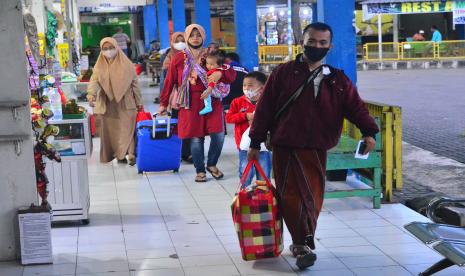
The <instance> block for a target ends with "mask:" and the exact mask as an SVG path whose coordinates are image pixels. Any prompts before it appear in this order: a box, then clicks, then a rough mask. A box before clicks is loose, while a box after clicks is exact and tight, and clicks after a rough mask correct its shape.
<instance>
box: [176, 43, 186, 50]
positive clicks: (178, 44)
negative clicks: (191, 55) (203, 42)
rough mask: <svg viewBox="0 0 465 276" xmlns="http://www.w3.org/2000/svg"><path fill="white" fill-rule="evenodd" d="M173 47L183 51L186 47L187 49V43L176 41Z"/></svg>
mask: <svg viewBox="0 0 465 276" xmlns="http://www.w3.org/2000/svg"><path fill="white" fill-rule="evenodd" d="M173 47H174V49H176V50H178V51H182V50H184V49H186V43H184V42H177V43H174V44H173Z"/></svg>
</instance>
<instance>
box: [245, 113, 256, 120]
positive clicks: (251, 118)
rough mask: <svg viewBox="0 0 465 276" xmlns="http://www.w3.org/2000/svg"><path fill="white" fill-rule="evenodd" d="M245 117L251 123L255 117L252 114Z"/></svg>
mask: <svg viewBox="0 0 465 276" xmlns="http://www.w3.org/2000/svg"><path fill="white" fill-rule="evenodd" d="M246 116H247V120H248V121H252V120H253V117H254V116H255V115H254V114H253V113H247V114H246Z"/></svg>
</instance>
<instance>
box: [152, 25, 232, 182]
mask: <svg viewBox="0 0 465 276" xmlns="http://www.w3.org/2000/svg"><path fill="white" fill-rule="evenodd" d="M184 37H185V40H186V42H187V48H186V49H185V50H184V51H183V52H181V53H178V54H176V55H175V56H174V57H173V58H172V60H171V64H170V66H169V69H168V74H167V76H166V80H165V84H164V87H163V91H162V93H161V96H160V107H159V113H160V114H163V113H165V112H166V108H167V106H168V103H169V99H170V96H171V93H172V91H173V87H174V86H175V85H176V86H177V87H178V88H179V89H180V90H179V97H180V98H179V101H178V102H179V103H180V104H181V108H180V110H179V121H178V135H179V137H180V138H181V139H186V138H189V139H191V151H192V158H193V161H194V167H195V170H196V173H197V175H196V177H195V182H206V181H207V175H206V171H208V172H210V173H211V175H212V176H213V178H215V179H217V180H218V179H222V178H223V177H224V174H223V173H222V172H221V171H220V170H219V169H218V167H217V166H216V165H217V163H218V159H219V157H220V155H221V151H222V149H223V143H224V119H223V115H224V114H223V105H222V104H221V101H220V100H219V99H216V98H213V99H212V106H213V111H212V112H210V113H209V114H207V115H205V116H201V115H199V111H200V110H201V109H202V108H203V100H202V99H201V95H202V93H203V92H204V91H205V89H206V88H207V86H208V82H215V83H219V82H222V83H226V84H230V83H232V82H233V81H234V79H235V78H236V72H235V71H234V70H233V69H232V68H229V69H228V70H223V71H222V72H215V73H213V74H212V75H211V76H209V77H208V78H207V76H206V74H207V70H206V67H205V65H206V60H205V57H206V55H205V53H206V49H205V48H203V47H202V45H203V44H204V42H205V38H206V35H205V29H204V28H203V27H202V26H200V25H198V24H191V25H189V26H187V27H186V31H185V32H184ZM194 76H197V78H196V79H195V82H193V77H194ZM205 136H210V139H211V142H210V148H209V151H208V161H207V164H206V165H205V152H204V144H205Z"/></svg>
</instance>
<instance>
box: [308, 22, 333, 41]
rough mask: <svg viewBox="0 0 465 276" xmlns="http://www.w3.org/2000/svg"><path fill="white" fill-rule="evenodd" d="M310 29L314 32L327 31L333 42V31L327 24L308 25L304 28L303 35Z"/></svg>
mask: <svg viewBox="0 0 465 276" xmlns="http://www.w3.org/2000/svg"><path fill="white" fill-rule="evenodd" d="M310 29H313V30H315V31H320V32H326V31H329V33H330V34H331V40H333V29H332V28H331V26H329V25H328V24H325V23H322V22H315V23H312V24H309V25H307V27H305V29H304V32H303V35H305V34H306V33H307V32H308V31H309V30H310Z"/></svg>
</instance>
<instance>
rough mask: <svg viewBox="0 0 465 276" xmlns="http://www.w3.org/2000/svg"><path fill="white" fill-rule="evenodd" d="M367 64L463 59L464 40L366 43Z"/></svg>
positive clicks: (365, 55) (464, 57) (365, 58)
mask: <svg viewBox="0 0 465 276" xmlns="http://www.w3.org/2000/svg"><path fill="white" fill-rule="evenodd" d="M363 58H364V60H365V61H367V62H382V61H412V60H448V59H449V60H450V59H455V60H457V59H465V40H446V41H442V42H439V43H435V42H431V41H411V42H399V43H397V42H384V43H381V44H379V43H366V44H365V45H364V46H363Z"/></svg>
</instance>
